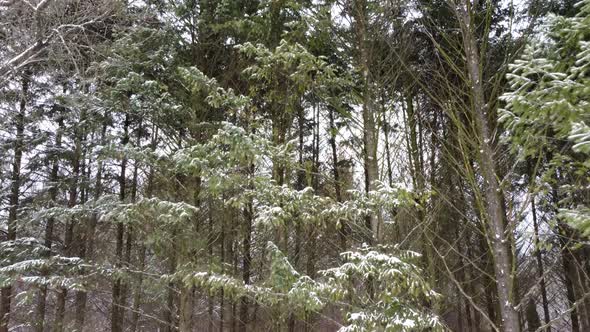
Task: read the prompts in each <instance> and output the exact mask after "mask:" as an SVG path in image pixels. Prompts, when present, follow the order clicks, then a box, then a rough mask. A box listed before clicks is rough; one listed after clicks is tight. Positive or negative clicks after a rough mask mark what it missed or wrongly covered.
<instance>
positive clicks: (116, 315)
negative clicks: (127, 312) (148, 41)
mask: <svg viewBox="0 0 590 332" xmlns="http://www.w3.org/2000/svg"><path fill="white" fill-rule="evenodd" d="M130 122H131V120H130V118H129V114H125V120H124V124H123V138H122V140H121V144H122V145H123V146H125V145H126V144H127V143H129V125H130ZM120 169H121V171H120V174H119V200H120V201H121V202H124V201H125V199H126V182H127V175H126V170H127V157H126V156H123V158H122V160H121V167H120ZM124 232H125V225H123V223H117V234H116V241H117V242H116V247H115V268H116V269H120V268H121V267H122V263H123V237H124ZM121 295H122V281H121V279H120V278H119V277H115V280H114V281H113V296H112V301H113V302H112V307H111V331H112V332H121V331H123V313H124V310H123V305H124V303H123V299H122V298H121Z"/></svg>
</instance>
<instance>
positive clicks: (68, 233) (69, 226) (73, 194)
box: [53, 111, 86, 332]
mask: <svg viewBox="0 0 590 332" xmlns="http://www.w3.org/2000/svg"><path fill="white" fill-rule="evenodd" d="M85 119H86V113H85V112H84V111H82V112H81V114H80V122H84V121H85ZM74 135H75V142H74V154H73V156H72V175H71V177H72V178H71V179H70V188H69V197H68V208H70V209H71V208H73V207H74V206H76V202H77V200H78V194H79V191H78V184H79V179H78V177H79V176H80V166H81V157H82V141H83V139H84V130H83V129H82V128H81V127H80V126H78V127H76V129H75V131H74ZM75 226H76V225H75V220H74V218H70V219H68V220H67V221H66V225H65V235H64V255H65V256H66V257H70V256H72V255H73V254H74V243H73V242H74V241H73V240H74V228H75ZM67 297H68V289H67V288H65V287H61V288H60V289H59V290H58V293H57V305H56V309H55V321H54V323H53V331H55V332H61V331H63V329H64V324H65V322H64V320H65V310H66V300H67Z"/></svg>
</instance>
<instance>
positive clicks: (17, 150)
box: [0, 74, 30, 332]
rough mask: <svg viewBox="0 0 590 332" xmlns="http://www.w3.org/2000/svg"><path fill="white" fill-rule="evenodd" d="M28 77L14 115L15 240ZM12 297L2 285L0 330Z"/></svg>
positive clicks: (11, 231)
mask: <svg viewBox="0 0 590 332" xmlns="http://www.w3.org/2000/svg"><path fill="white" fill-rule="evenodd" d="M29 80H30V77H29V76H28V75H27V74H25V76H23V77H22V83H21V84H22V90H21V96H20V105H19V113H18V114H17V115H16V128H15V129H16V132H15V134H16V137H15V140H14V159H13V161H12V174H11V178H10V180H11V182H12V184H11V186H10V198H9V202H10V206H9V208H8V220H7V223H8V234H7V240H8V241H14V240H16V229H17V225H16V221H17V217H18V208H19V198H20V189H21V188H20V186H21V180H22V179H21V174H20V173H21V163H22V157H23V149H24V134H25V116H26V106H27V94H28V92H29ZM11 298H12V287H11V286H8V287H4V288H2V290H1V291H0V332H8V326H9V321H10V302H11V300H12V299H11Z"/></svg>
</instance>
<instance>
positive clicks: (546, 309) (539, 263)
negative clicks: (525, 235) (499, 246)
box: [531, 197, 551, 332]
mask: <svg viewBox="0 0 590 332" xmlns="http://www.w3.org/2000/svg"><path fill="white" fill-rule="evenodd" d="M531 210H532V214H533V230H534V234H533V236H534V244H535V259H536V261H537V269H538V275H539V279H540V287H541V299H542V300H543V315H544V317H543V318H544V321H545V324H549V322H550V321H551V316H550V315H549V301H548V300H547V287H546V285H545V268H544V266H543V254H542V253H541V249H540V248H539V244H540V241H539V223H538V221H537V208H536V206H535V197H533V198H531ZM546 331H547V332H551V327H549V326H548V327H547V329H546Z"/></svg>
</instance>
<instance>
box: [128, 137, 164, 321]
mask: <svg viewBox="0 0 590 332" xmlns="http://www.w3.org/2000/svg"><path fill="white" fill-rule="evenodd" d="M157 143H158V128H157V127H156V126H152V137H151V146H150V147H151V150H152V152H153V151H155V150H156V146H157ZM154 175H155V170H154V166H150V170H149V174H148V178H147V187H146V191H145V195H146V197H148V198H151V197H152V192H153V188H154ZM134 176H135V175H134ZM134 182H136V181H134ZM145 258H146V247H145V245H144V244H143V243H141V244H140V246H139V271H140V273H139V274H138V275H137V285H136V289H135V294H134V296H133V310H132V316H131V331H132V332H135V331H137V329H138V324H139V315H140V312H141V302H142V294H143V288H142V286H143V271H144V269H145Z"/></svg>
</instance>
